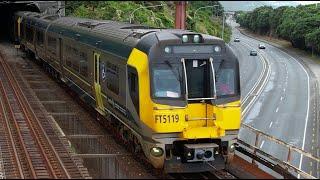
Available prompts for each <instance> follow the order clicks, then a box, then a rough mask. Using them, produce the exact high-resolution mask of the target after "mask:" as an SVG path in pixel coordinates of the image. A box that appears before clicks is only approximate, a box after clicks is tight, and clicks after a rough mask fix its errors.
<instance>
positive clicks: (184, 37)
mask: <svg viewBox="0 0 320 180" xmlns="http://www.w3.org/2000/svg"><path fill="white" fill-rule="evenodd" d="M182 42H184V43H186V42H188V36H187V35H183V36H182Z"/></svg>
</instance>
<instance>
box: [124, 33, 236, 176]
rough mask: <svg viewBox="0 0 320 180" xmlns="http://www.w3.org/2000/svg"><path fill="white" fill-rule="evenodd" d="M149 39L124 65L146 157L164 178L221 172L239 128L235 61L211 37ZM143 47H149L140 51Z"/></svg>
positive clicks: (183, 35)
mask: <svg viewBox="0 0 320 180" xmlns="http://www.w3.org/2000/svg"><path fill="white" fill-rule="evenodd" d="M154 36H155V37H156V38H152V37H149V38H150V39H145V42H144V41H142V42H140V44H138V46H137V48H135V49H134V50H133V51H132V53H131V55H130V58H129V61H128V65H129V66H131V67H133V68H135V69H136V70H137V72H138V77H139V108H138V109H140V111H139V117H140V119H141V121H142V122H143V124H145V125H146V128H147V129H148V131H149V132H151V133H150V134H149V136H150V137H151V139H152V140H153V142H150V141H146V140H144V141H143V143H144V151H145V154H146V156H147V157H149V159H150V160H151V163H152V164H153V165H154V166H155V167H158V168H162V167H163V165H164V168H165V170H166V171H167V172H195V171H206V170H208V169H211V168H212V167H210V166H211V165H213V166H215V167H216V168H218V169H219V168H223V167H224V165H225V162H229V161H230V160H231V159H232V157H233V154H234V145H233V143H235V138H236V137H237V135H238V130H239V127H240V114H241V113H240V101H239V100H240V80H239V64H238V60H237V58H236V57H235V56H234V54H233V53H232V51H231V50H230V48H229V47H228V46H226V44H225V43H224V42H223V41H222V40H221V39H219V38H216V37H213V36H209V35H203V34H196V33H192V32H187V31H164V32H159V33H155V34H154ZM153 40H154V42H152V41H153ZM145 44H148V45H152V46H150V47H149V48H148V50H146V48H145V47H146V45H145ZM140 47H141V48H140ZM139 49H140V50H139ZM143 51H144V52H143ZM146 132H147V131H146Z"/></svg>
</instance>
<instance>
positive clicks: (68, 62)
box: [66, 45, 72, 68]
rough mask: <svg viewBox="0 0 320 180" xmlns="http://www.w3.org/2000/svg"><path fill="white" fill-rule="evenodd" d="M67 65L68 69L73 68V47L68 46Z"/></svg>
mask: <svg viewBox="0 0 320 180" xmlns="http://www.w3.org/2000/svg"><path fill="white" fill-rule="evenodd" d="M66 50H67V51H66V65H67V66H68V67H70V68H71V67H72V64H71V58H72V54H71V47H70V46H69V45H66Z"/></svg>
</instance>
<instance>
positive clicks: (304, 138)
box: [279, 49, 310, 178]
mask: <svg viewBox="0 0 320 180" xmlns="http://www.w3.org/2000/svg"><path fill="white" fill-rule="evenodd" d="M279 51H281V52H282V53H284V54H287V55H288V56H289V57H291V58H292V59H293V60H295V61H296V62H297V63H298V64H299V65H300V66H301V68H302V69H303V71H304V72H305V73H306V75H307V78H308V81H307V82H308V101H307V102H308V103H307V112H306V114H307V115H306V119H305V122H306V123H305V126H304V134H303V141H302V150H304V146H305V143H306V133H307V126H308V120H309V108H310V107H309V106H310V82H309V80H310V77H309V74H308V72H307V70H306V69H305V68H304V67H303V66H302V64H301V63H300V62H299V61H298V60H296V59H295V58H294V57H292V56H291V55H289V54H288V53H286V52H284V51H282V50H280V49H279ZM302 158H303V157H302V154H301V155H300V163H299V169H300V170H301V167H302ZM298 178H300V174H298Z"/></svg>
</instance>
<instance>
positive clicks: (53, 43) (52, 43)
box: [48, 36, 57, 55]
mask: <svg viewBox="0 0 320 180" xmlns="http://www.w3.org/2000/svg"><path fill="white" fill-rule="evenodd" d="M56 48H57V39H56V38H54V37H51V36H48V51H49V52H50V53H51V54H53V55H56Z"/></svg>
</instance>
